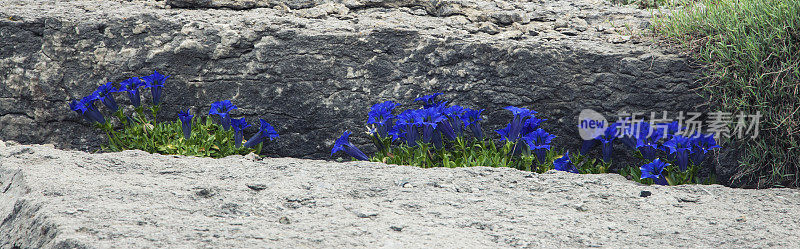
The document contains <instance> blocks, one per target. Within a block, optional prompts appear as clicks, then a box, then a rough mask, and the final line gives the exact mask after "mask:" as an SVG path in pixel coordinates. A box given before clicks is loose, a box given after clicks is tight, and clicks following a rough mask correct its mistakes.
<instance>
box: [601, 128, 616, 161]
mask: <svg viewBox="0 0 800 249" xmlns="http://www.w3.org/2000/svg"><path fill="white" fill-rule="evenodd" d="M619 126H620V124H619V123H613V124H611V125H609V126H608V128H606V130H605V131H604V132H603V135H600V136H598V137H597V138H596V139H597V140H599V141H600V144H602V145H603V162H611V160H612V159H613V158H612V157H613V154H614V144H613V142H614V138H616V137H617V127H619Z"/></svg>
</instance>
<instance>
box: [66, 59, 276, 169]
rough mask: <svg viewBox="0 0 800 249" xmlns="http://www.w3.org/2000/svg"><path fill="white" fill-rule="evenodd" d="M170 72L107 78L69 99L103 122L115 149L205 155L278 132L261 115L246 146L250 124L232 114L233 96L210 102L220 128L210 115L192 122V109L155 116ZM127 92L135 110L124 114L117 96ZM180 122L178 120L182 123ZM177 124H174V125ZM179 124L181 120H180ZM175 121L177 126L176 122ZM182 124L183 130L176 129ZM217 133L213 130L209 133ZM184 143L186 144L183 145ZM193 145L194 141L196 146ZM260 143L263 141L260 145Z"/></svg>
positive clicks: (90, 117)
mask: <svg viewBox="0 0 800 249" xmlns="http://www.w3.org/2000/svg"><path fill="white" fill-rule="evenodd" d="M169 77H170V76H165V75H162V74H160V73H158V72H157V71H154V72H153V74H151V75H147V76H142V77H131V78H128V79H126V80H123V81H122V82H120V84H119V86H118V87H117V86H115V84H114V83H113V82H108V83H106V84H102V85H100V86H98V88H97V90H96V91H94V92H93V93H92V94H90V95H89V96H86V97H83V98H82V99H81V100H80V101H77V100H72V101H71V102H70V103H69V107H70V109H71V110H73V111H75V112H77V113H79V114H80V115H81V116H82V117H83V118H84V119H86V120H87V121H89V122H90V123H93V124H99V127H101V128H103V129H104V130H105V131H106V133H107V135H108V136H109V146H108V147H109V148H110V149H111V150H123V149H142V150H145V151H148V152H169V151H172V152H175V151H183V152H185V153H190V154H192V155H201V156H215V157H216V156H225V155H230V154H231V153H233V154H235V153H246V152H249V151H252V148H254V147H256V146H259V144H261V143H262V142H264V141H265V140H266V139H269V140H273V139H275V138H277V137H278V133H277V132H276V131H275V129H274V128H273V127H272V125H270V124H269V123H267V122H266V121H265V120H263V119H260V122H261V127H260V128H259V130H258V132H256V134H254V135H253V136H252V137H251V138H250V139H249V140H247V141H246V143H245V144H244V147H245V148H248V149H249V150H248V149H239V148H241V147H242V146H243V145H242V142H243V135H244V130H245V129H246V128H248V127H250V124H248V123H247V122H246V121H245V119H244V118H239V119H233V118H231V113H230V112H231V111H232V110H235V109H237V107H236V105H233V103H231V101H230V100H223V101H219V102H215V103H213V104H212V105H211V110H210V111H209V115H217V116H219V117H220V123H221V125H222V126H223V128H222V129H218V128H215V127H217V126H216V125H214V124H213V122H212V121H211V119H210V118H209V117H206V122H205V123H198V122H194V118H195V116H194V115H191V114H190V110H186V111H179V112H178V121H177V122H175V123H170V124H166V125H162V124H159V123H156V121H155V117H156V116H157V113H158V110H159V105H160V104H161V102H162V92H163V88H164V86H165V85H166V80H167V79H168V78H169ZM142 88H150V95H151V97H152V103H153V106H151V107H150V110H151V111H152V117H153V119H152V121H151V120H148V118H147V115H145V114H144V112H143V107H142V103H141V89H142ZM121 92H124V93H126V95H127V96H128V100H129V101H130V104H131V105H132V106H133V107H134V108H133V109H134V110H135V111H136V112H135V115H131V116H126V115H125V114H124V113H123V108H121V106H120V105H119V104H118V103H117V100H116V98H115V96H114V95H115V94H116V93H121ZM97 101H100V102H101V103H103V105H104V106H105V107H106V108H107V109H108V110H110V111H111V112H112V113H114V114H115V115H116V116H117V117H118V118H119V120H120V121H121V122H122V125H123V129H122V130H121V131H118V130H116V129H115V128H114V127H115V126H114V125H113V124H112V123H111V122H109V120H108V119H106V118H105V117H104V116H103V113H102V112H101V111H100V110H98V108H97V105H96V103H95V102H97ZM178 122H179V123H178ZM172 124H174V126H172ZM178 124H179V125H180V126H178ZM193 124H195V125H199V127H200V128H197V129H195V132H200V133H202V134H198V135H203V136H200V137H198V138H197V139H195V136H193V131H192V129H193ZM173 127H174V128H173ZM231 128H232V129H233V140H232V141H233V142H232V143H231V142H227V141H231V140H229V139H227V138H225V136H230V135H224V136H221V134H228V133H226V132H228V131H229V130H230V129H231ZM176 130H179V131H180V132H178V133H182V134H174V133H176V132H175V131H176ZM210 133H213V134H210ZM181 146H182V147H181ZM192 146H195V147H192ZM258 148H260V147H258Z"/></svg>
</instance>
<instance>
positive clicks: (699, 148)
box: [690, 133, 721, 165]
mask: <svg viewBox="0 0 800 249" xmlns="http://www.w3.org/2000/svg"><path fill="white" fill-rule="evenodd" d="M716 148H721V147H720V146H719V145H717V140H715V139H714V133H710V134H708V135H702V134H695V135H694V136H692V149H691V155H690V158H691V160H692V162H693V163H694V164H695V165H702V164H703V161H704V160H705V158H706V154H708V152H709V151H711V150H713V149H716Z"/></svg>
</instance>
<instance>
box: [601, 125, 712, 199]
mask: <svg viewBox="0 0 800 249" xmlns="http://www.w3.org/2000/svg"><path fill="white" fill-rule="evenodd" d="M684 133H685V129H684V128H683V127H681V126H680V123H679V122H677V121H675V122H671V123H659V124H655V125H651V124H650V123H648V122H635V123H630V122H628V120H623V121H621V122H617V123H613V124H611V125H610V126H609V127H608V128H607V129H606V130H605V132H604V133H603V134H601V135H599V136H597V138H596V139H595V140H596V141H599V142H600V143H601V144H602V145H603V161H605V162H609V161H610V160H611V159H612V157H613V155H612V154H613V141H614V140H619V141H620V142H622V143H623V144H624V145H626V146H627V147H628V148H630V149H632V150H635V151H637V152H639V153H640V154H641V156H642V158H643V159H644V160H645V161H646V162H649V163H648V164H647V165H649V166H647V167H646V168H647V170H650V171H649V172H647V174H650V175H649V176H652V175H656V173H657V172H656V171H653V169H659V168H658V167H655V166H653V165H656V166H659V167H660V166H664V167H665V168H664V169H663V171H664V172H665V173H680V172H688V173H689V174H694V171H689V169H690V166H691V165H694V166H695V167H700V166H701V165H702V163H703V160H704V159H705V157H706V155H707V153H709V152H710V151H712V150H713V149H716V148H720V146H718V145H717V143H716V140H715V139H714V134H707V135H703V134H699V133H695V134H693V135H691V136H687V135H686V134H684ZM665 159H666V161H665ZM656 161H658V163H655V162H656ZM667 162H672V163H667ZM669 165H677V166H678V168H677V170H674V171H673V170H672V169H671V168H670V167H668V166H669ZM654 167H655V168H654ZM658 172H661V171H658ZM645 173H646V172H645V166H642V174H641V179H647V178H651V179H654V181H655V183H657V184H662V183H663V184H666V183H667V181H666V180H665V179H664V180H662V179H659V178H658V177H655V178H654V177H646V176H647V175H646V174H645ZM692 177H694V176H693V175H692Z"/></svg>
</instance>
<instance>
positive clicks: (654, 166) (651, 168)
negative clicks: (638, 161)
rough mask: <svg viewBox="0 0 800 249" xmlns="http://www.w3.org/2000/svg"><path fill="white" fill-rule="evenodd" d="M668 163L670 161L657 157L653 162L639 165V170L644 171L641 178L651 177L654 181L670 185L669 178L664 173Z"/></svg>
mask: <svg viewBox="0 0 800 249" xmlns="http://www.w3.org/2000/svg"><path fill="white" fill-rule="evenodd" d="M668 165H669V164H668V163H666V162H663V161H661V159H659V158H656V159H655V160H653V162H651V163H648V164H645V165H642V167H639V170H641V171H642V175H641V177H640V179H647V178H650V179H653V181H654V182H655V183H656V184H658V185H668V183H667V178H665V177H664V174H663V172H664V168H666V167H667V166H668Z"/></svg>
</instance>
